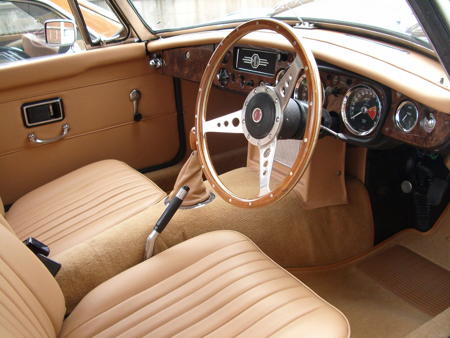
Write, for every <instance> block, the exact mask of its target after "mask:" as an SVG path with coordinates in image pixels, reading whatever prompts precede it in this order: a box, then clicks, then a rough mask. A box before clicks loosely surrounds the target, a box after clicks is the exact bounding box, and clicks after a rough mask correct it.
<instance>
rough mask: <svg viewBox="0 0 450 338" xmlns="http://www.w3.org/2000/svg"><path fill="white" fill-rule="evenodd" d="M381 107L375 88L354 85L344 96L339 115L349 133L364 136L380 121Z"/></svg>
mask: <svg viewBox="0 0 450 338" xmlns="http://www.w3.org/2000/svg"><path fill="white" fill-rule="evenodd" d="M381 109H382V107H381V100H380V98H379V97H378V94H377V93H376V91H375V89H373V88H372V87H370V86H367V85H356V86H354V87H352V88H350V89H349V90H348V91H347V93H346V94H345V96H344V99H343V101H342V106H341V116H342V120H343V121H344V124H345V126H346V127H347V129H348V130H349V131H350V132H351V133H353V134H355V135H358V136H365V135H368V134H370V133H371V132H372V131H373V130H374V129H375V128H376V127H377V125H378V123H379V122H380V118H381Z"/></svg>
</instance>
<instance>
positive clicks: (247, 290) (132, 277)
mask: <svg viewBox="0 0 450 338" xmlns="http://www.w3.org/2000/svg"><path fill="white" fill-rule="evenodd" d="M0 257H1V259H0V276H1V278H0V296H1V299H2V306H1V307H0V335H1V336H2V337H7V336H45V337H54V336H56V335H59V336H61V337H91V336H93V335H96V336H101V337H117V336H127V337H131V336H132V337H137V336H144V335H150V336H152V337H162V336H180V337H198V336H205V335H209V336H211V337H212V336H215V337H228V336H242V337H244V336H246V337H264V336H269V335H274V336H284V337H348V336H349V333H350V329H349V325H348V321H347V319H346V318H345V317H344V315H343V314H342V313H341V312H340V311H339V310H337V309H336V308H334V307H333V306H331V305H330V304H328V303H327V302H325V301H324V300H323V299H321V298H320V297H319V296H317V295H316V294H315V293H314V292H313V291H311V290H310V289H309V288H308V287H306V286H305V285H304V284H303V283H301V282H300V281H298V280H297V279H295V278H294V277H293V276H292V275H290V274H289V273H287V272H286V271H285V270H283V269H282V268H281V267H279V266H278V265H277V264H275V263H274V262H273V261H272V260H270V259H269V258H268V257H267V256H266V255H265V254H264V253H262V252H261V251H260V250H259V249H258V247H257V246H256V245H255V244H253V243H252V242H251V241H250V240H249V239H248V238H246V237H245V236H243V235H241V234H239V233H237V232H233V231H216V232H210V233H207V234H203V235H200V236H198V237H196V238H193V239H190V240H188V241H186V242H183V243H181V244H179V245H177V246H174V247H172V248H170V249H168V250H166V251H164V252H162V253H161V254H159V255H157V256H155V257H153V258H151V259H149V260H147V261H145V262H143V263H141V264H139V265H137V266H135V267H133V268H131V269H129V270H127V271H125V272H123V273H121V274H119V275H117V276H116V277H114V278H112V279H110V280H109V281H106V282H105V283H103V284H101V285H100V286H98V287H97V288H96V289H94V290H93V291H92V292H90V293H89V294H88V295H87V296H86V297H85V298H84V299H83V300H82V301H81V302H80V304H79V305H78V306H77V307H76V308H75V310H74V311H73V312H72V314H71V315H70V316H69V317H68V318H67V319H66V320H65V321H64V323H63V317H64V298H63V295H62V293H61V290H60V289H59V287H58V285H57V283H56V282H55V280H54V279H53V278H52V276H51V275H50V274H49V273H48V271H47V270H46V269H45V267H44V266H43V265H42V264H41V263H40V262H39V261H38V260H37V258H36V257H35V256H34V255H33V254H32V253H31V252H30V251H29V250H28V249H27V248H26V247H25V246H24V245H23V244H22V243H20V241H19V240H18V239H17V238H16V237H14V235H12V234H11V233H10V232H8V231H7V230H6V229H5V228H3V227H0Z"/></svg>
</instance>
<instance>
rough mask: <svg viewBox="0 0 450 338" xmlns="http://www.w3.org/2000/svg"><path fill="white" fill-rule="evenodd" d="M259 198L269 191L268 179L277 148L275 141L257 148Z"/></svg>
mask: <svg viewBox="0 0 450 338" xmlns="http://www.w3.org/2000/svg"><path fill="white" fill-rule="evenodd" d="M258 148H259V196H263V195H266V194H268V193H269V192H270V191H271V190H270V177H271V175H272V167H273V161H274V158H275V151H276V148H277V140H276V139H274V140H272V141H271V142H270V143H268V144H266V145H263V146H259V147H258Z"/></svg>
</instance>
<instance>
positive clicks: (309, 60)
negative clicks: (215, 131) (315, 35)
mask: <svg viewBox="0 0 450 338" xmlns="http://www.w3.org/2000/svg"><path fill="white" fill-rule="evenodd" d="M261 29H268V30H271V31H274V32H276V33H278V34H281V35H282V36H284V37H285V38H286V39H287V40H288V41H289V42H290V43H291V45H292V47H293V48H294V50H295V52H296V54H297V56H299V57H300V60H301V62H302V64H303V67H304V68H303V70H304V73H305V74H306V78H307V82H308V116H307V121H306V127H305V133H304V137H303V142H302V145H301V147H300V150H299V152H298V155H297V158H296V160H295V162H294V164H293V166H292V168H291V171H290V173H289V174H288V175H287V176H286V178H285V179H284V180H283V182H282V183H281V184H280V185H279V186H278V187H277V188H275V189H274V190H272V191H270V192H269V193H267V194H265V195H262V196H259V197H256V198H253V199H246V198H242V197H239V196H237V195H235V194H234V193H233V192H231V191H230V190H229V189H228V188H227V187H226V186H225V185H224V184H223V183H222V181H221V180H220V178H219V176H218V175H217V172H216V170H215V169H214V166H213V164H212V161H211V157H210V154H209V150H208V145H207V141H206V133H205V131H204V124H205V122H206V112H207V105H208V99H209V94H210V91H211V86H212V84H213V81H214V77H215V76H216V74H217V72H218V70H219V67H220V64H221V62H222V59H223V57H224V56H225V53H226V52H227V51H228V50H229V49H230V48H231V47H233V46H234V45H235V44H236V42H238V41H239V40H240V39H241V38H242V37H244V36H245V35H247V34H249V33H251V32H254V31H257V30H261ZM294 81H297V79H294ZM320 88H321V84H320V77H319V71H318V68H317V64H316V61H315V59H314V56H313V54H312V52H311V51H310V50H309V48H307V47H306V46H305V45H304V44H303V43H302V41H301V39H300V38H299V37H298V36H296V34H295V33H294V31H293V29H292V28H291V27H290V26H289V25H287V24H285V23H284V22H281V21H278V20H274V19H257V20H252V21H249V22H246V23H244V24H242V25H240V26H238V27H236V28H235V29H234V30H233V31H232V32H231V33H230V34H229V35H228V36H226V37H225V38H224V39H223V40H222V41H221V42H220V43H219V44H218V46H217V48H216V50H215V51H214V53H213V55H212V56H211V58H210V60H209V62H208V64H207V66H206V68H205V71H204V73H203V76H202V79H201V82H200V87H199V90H198V95H197V102H196V111H197V114H196V115H195V126H196V148H197V150H198V154H199V158H200V162H201V165H202V170H203V172H204V174H205V176H206V178H207V180H208V181H209V182H210V184H211V186H212V188H213V189H214V191H215V192H216V193H217V194H218V195H219V196H221V197H222V198H223V199H224V200H225V201H227V202H228V203H230V204H232V205H236V206H239V207H243V208H255V207H261V206H265V205H268V204H271V203H273V202H275V201H278V200H280V199H281V198H282V197H284V196H285V195H286V194H287V193H288V192H289V191H291V190H292V189H293V188H294V186H295V185H296V184H297V183H298V181H299V180H300V178H301V177H302V175H303V173H304V172H305V170H306V168H307V166H308V164H309V162H310V160H311V156H312V154H313V151H314V148H315V145H316V142H317V139H318V136H319V132H320V123H321V115H322V109H321V108H322V107H321V102H322V92H321V89H320ZM269 180H270V177H269Z"/></svg>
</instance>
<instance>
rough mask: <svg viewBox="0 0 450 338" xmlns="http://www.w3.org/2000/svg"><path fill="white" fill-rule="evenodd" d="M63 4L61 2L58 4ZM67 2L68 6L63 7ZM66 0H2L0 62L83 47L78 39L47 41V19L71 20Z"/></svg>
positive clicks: (72, 50)
mask: <svg viewBox="0 0 450 338" xmlns="http://www.w3.org/2000/svg"><path fill="white" fill-rule="evenodd" d="M58 4H59V5H62V6H58ZM64 5H66V9H65V8H64ZM68 7H69V6H68V4H67V0H55V1H53V2H50V1H48V2H46V3H44V2H41V1H31V0H30V1H16V0H10V1H1V2H0V65H1V64H4V63H9V62H13V61H20V60H25V59H30V58H35V57H42V56H49V55H56V54H61V53H75V52H78V51H80V50H84V49H85V48H84V43H83V42H82V41H80V40H79V39H77V41H76V42H75V43H74V44H73V45H72V46H68V47H55V46H52V45H48V44H47V43H46V42H45V33H44V23H45V22H46V21H47V20H61V19H65V20H72V19H73V18H72V14H71V12H70V10H69V11H68V10H67V8H68Z"/></svg>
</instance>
